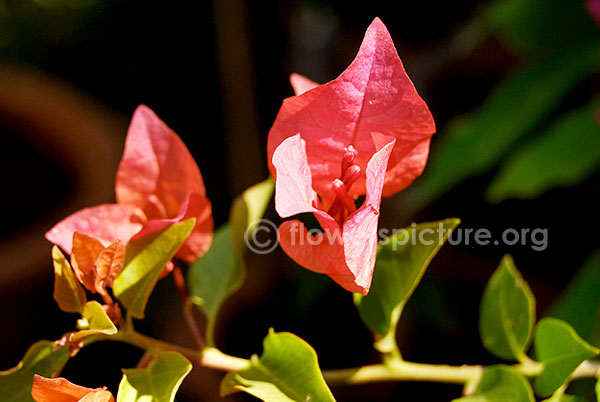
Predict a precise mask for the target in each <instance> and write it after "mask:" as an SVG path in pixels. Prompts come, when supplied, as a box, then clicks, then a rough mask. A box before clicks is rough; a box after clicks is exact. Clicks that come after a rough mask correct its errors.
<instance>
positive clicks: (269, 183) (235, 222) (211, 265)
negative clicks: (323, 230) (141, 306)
mask: <svg viewBox="0 0 600 402" xmlns="http://www.w3.org/2000/svg"><path fill="white" fill-rule="evenodd" d="M273 186H274V184H273V179H267V180H265V181H263V182H261V183H258V184H256V185H254V186H252V187H250V188H249V189H247V190H246V191H244V193H243V194H242V195H241V196H239V197H237V198H236V200H235V201H234V203H233V206H232V208H231V214H230V223H229V224H225V225H223V226H221V227H220V228H219V229H218V230H217V231H215V235H214V238H213V241H212V245H211V247H210V249H209V250H208V252H207V253H206V254H205V255H204V257H202V258H201V259H200V260H198V261H197V262H196V263H194V264H192V265H191V266H190V269H189V271H188V286H189V290H190V296H191V297H192V301H193V302H194V303H195V304H196V305H198V306H199V307H200V309H201V310H202V312H203V313H204V314H205V315H206V317H207V320H208V323H207V328H206V341H207V343H208V344H209V345H210V346H213V345H214V339H213V338H214V334H213V332H214V327H215V325H216V319H217V315H218V312H219V308H220V307H221V305H222V304H223V302H224V301H225V300H226V299H227V297H229V295H231V294H232V293H233V292H235V291H236V290H237V289H239V287H240V286H241V285H242V283H243V281H244V276H245V264H244V253H245V250H246V245H245V241H244V237H245V236H247V235H251V234H252V230H254V229H255V227H253V226H252V225H253V224H254V223H255V222H256V221H258V220H259V219H260V218H261V217H262V216H263V214H264V211H265V209H266V207H267V205H268V203H269V200H270V199H271V196H272V194H273Z"/></svg>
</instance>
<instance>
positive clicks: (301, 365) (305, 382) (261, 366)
mask: <svg viewBox="0 0 600 402" xmlns="http://www.w3.org/2000/svg"><path fill="white" fill-rule="evenodd" d="M238 391H244V392H247V393H249V394H251V395H254V396H255V397H257V398H259V399H261V400H263V401H265V402H292V401H293V402H307V401H313V402H316V401H319V402H332V401H335V399H334V398H333V395H332V394H331V391H330V390H329V388H328V387H327V384H326V383H325V380H324V379H323V375H322V374H321V370H320V369H319V363H318V361H317V354H316V353H315V351H314V349H313V348H312V347H311V346H310V345H309V344H308V343H306V342H304V341H303V340H302V339H300V338H298V337H297V336H296V335H293V334H290V333H286V332H280V333H275V332H274V331H273V330H271V331H269V334H268V335H267V337H266V338H265V340H264V342H263V354H262V356H261V357H260V359H259V358H258V357H256V356H253V357H252V359H251V363H250V366H249V367H248V368H246V369H244V370H241V371H238V372H236V373H229V374H227V375H226V376H225V378H223V381H222V383H221V394H222V395H223V396H226V395H230V394H233V393H235V392H238Z"/></svg>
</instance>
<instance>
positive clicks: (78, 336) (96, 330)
mask: <svg viewBox="0 0 600 402" xmlns="http://www.w3.org/2000/svg"><path fill="white" fill-rule="evenodd" d="M77 327H78V328H79V330H80V331H78V332H77V333H75V334H74V335H73V336H72V337H71V340H72V341H73V342H77V341H80V340H82V339H84V338H85V337H87V336H89V335H92V334H105V335H114V334H116V333H117V327H115V324H113V322H112V321H111V319H110V318H109V317H108V315H107V314H106V312H105V311H104V309H103V308H102V306H101V305H100V303H98V302H97V301H90V302H87V303H86V305H85V306H84V307H83V312H82V318H81V319H79V321H77Z"/></svg>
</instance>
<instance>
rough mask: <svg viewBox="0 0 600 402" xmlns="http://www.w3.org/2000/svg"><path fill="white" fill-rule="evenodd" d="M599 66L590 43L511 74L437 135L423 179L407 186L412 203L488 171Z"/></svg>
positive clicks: (430, 198) (598, 55) (423, 201)
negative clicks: (478, 105)
mask: <svg viewBox="0 0 600 402" xmlns="http://www.w3.org/2000/svg"><path fill="white" fill-rule="evenodd" d="M599 65H600V52H598V49H597V43H596V42H595V41H592V42H589V43H588V42H585V43H582V44H580V45H578V46H577V47H574V48H571V49H568V50H565V51H564V52H561V53H560V54H559V55H558V56H556V57H554V58H552V59H550V60H547V61H545V62H543V63H540V64H539V65H537V66H534V67H531V68H526V69H522V70H520V71H516V72H513V73H512V74H511V75H510V76H509V77H508V78H506V79H505V80H503V81H502V82H500V83H499V84H498V85H497V86H496V87H495V88H494V90H493V91H492V93H491V94H490V95H489V96H488V98H487V99H486V100H485V102H484V103H483V105H482V106H481V107H480V108H479V110H477V111H476V112H474V113H473V114H472V115H471V116H465V117H461V118H459V119H456V120H455V121H454V122H453V123H452V124H450V126H449V129H448V130H447V131H446V132H445V133H442V134H441V135H440V136H439V139H438V141H437V144H436V147H435V148H436V151H435V152H432V154H431V158H430V159H429V162H428V164H427V169H425V172H424V175H423V177H422V178H421V179H420V180H419V181H418V183H415V185H413V186H411V189H410V192H411V193H412V197H413V202H415V203H416V204H419V205H424V204H426V203H429V202H431V201H433V200H434V199H436V198H438V197H439V196H441V195H442V194H443V193H445V192H446V191H448V190H450V189H451V188H453V187H454V186H456V185H457V184H460V183H462V182H463V181H465V180H467V179H469V178H471V177H474V176H477V175H480V174H483V173H486V172H488V171H489V170H491V169H492V168H493V167H494V166H496V165H497V164H498V162H500V160H501V159H502V158H503V157H504V156H505V155H506V154H507V152H508V151H509V150H510V148H511V146H512V145H513V144H514V143H515V142H516V141H517V140H518V139H519V138H520V137H521V136H523V135H524V134H526V133H528V132H529V131H531V130H533V129H534V128H536V126H538V125H539V124H540V123H541V122H543V121H544V120H545V119H546V118H547V117H548V116H549V115H550V113H551V112H552V111H553V110H554V109H555V108H556V107H557V106H558V105H559V104H560V103H561V102H562V100H563V99H565V97H566V96H567V95H568V94H569V93H570V91H571V90H572V89H573V88H574V87H575V86H576V85H578V84H579V83H580V82H581V81H582V80H583V79H584V78H586V77H587V76H589V74H591V73H592V72H593V71H594V70H596V69H597V68H598V66H599ZM458 161H460V162H458Z"/></svg>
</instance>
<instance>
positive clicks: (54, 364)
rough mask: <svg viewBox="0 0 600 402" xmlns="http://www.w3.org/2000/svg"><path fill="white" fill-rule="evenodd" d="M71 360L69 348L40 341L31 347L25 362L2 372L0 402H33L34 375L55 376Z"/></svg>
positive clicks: (0, 376) (0, 373)
mask: <svg viewBox="0 0 600 402" xmlns="http://www.w3.org/2000/svg"><path fill="white" fill-rule="evenodd" d="M67 360H69V347H68V346H62V347H58V346H57V345H56V344H55V343H54V342H50V341H39V342H36V343H34V344H33V345H31V347H30V348H29V350H28V351H27V353H25V356H24V357H23V360H21V361H20V362H19V364H18V365H17V366H16V367H14V368H12V369H10V370H6V371H0V401H2V402H33V399H32V398H31V387H32V386H33V375H34V374H39V375H41V376H44V377H53V376H55V375H56V374H57V373H58V372H59V371H60V370H61V369H62V368H63V366H64V365H65V363H66V362H67Z"/></svg>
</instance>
